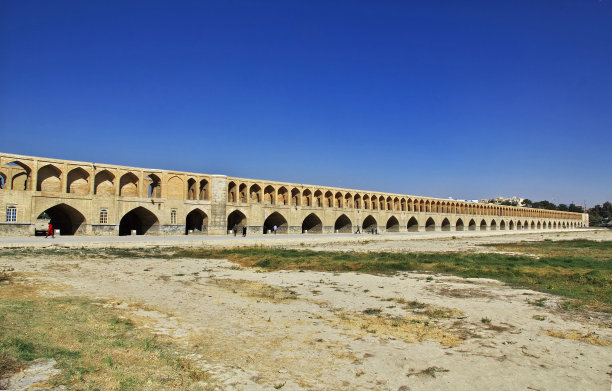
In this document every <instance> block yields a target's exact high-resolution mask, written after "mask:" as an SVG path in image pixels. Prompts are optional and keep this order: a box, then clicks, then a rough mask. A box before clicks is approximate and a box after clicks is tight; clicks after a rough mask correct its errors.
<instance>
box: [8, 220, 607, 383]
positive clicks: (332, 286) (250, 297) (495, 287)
mask: <svg viewBox="0 0 612 391" xmlns="http://www.w3.org/2000/svg"><path fill="white" fill-rule="evenodd" d="M451 234H453V235H451ZM453 236H454V237H455V238H453ZM543 238H550V239H553V240H557V239H571V238H590V239H596V240H612V232H611V231H587V230H584V231H571V232H536V233H528V234H526V233H517V234H514V235H495V234H493V233H484V232H483V233H469V234H466V233H439V234H438V233H436V234H429V235H410V234H405V235H379V236H378V237H373V236H371V235H361V236H355V235H347V236H343V237H340V238H339V237H338V236H333V235H329V236H325V237H324V236H319V237H317V236H314V235H313V236H308V237H304V236H301V237H300V236H298V237H289V236H286V237H284V238H273V239H270V238H266V237H263V236H262V237H260V238H257V237H253V238H250V239H248V240H245V241H243V242H241V244H247V245H252V244H258V242H259V244H262V243H263V244H265V245H274V246H282V247H299V248H314V249H323V250H332V249H339V250H360V251H361V250H363V251H380V250H390V251H483V248H482V247H478V245H479V244H483V243H492V242H495V243H501V242H516V241H520V240H541V239H543ZM36 239H38V242H37V243H41V241H42V240H43V239H42V238H36ZM233 240H234V239H233V238H224V239H223V240H221V239H218V240H209V241H207V242H206V243H204V244H202V243H201V242H193V243H191V245H196V244H197V245H215V246H227V245H228V244H227V243H228V242H229V243H231V242H232V241H233ZM50 242H51V241H50V240H47V242H44V241H43V242H42V243H44V244H43V245H44V246H61V247H64V246H71V245H77V244H76V243H78V245H79V246H80V245H89V246H109V245H121V246H131V245H146V246H148V245H153V244H156V242H154V241H153V242H151V241H146V242H141V243H138V244H134V243H132V244H130V243H128V242H121V243H115V242H112V243H111V244H109V242H103V241H102V242H100V241H92V242H90V243H87V240H85V239H81V240H80V241H79V242H76V241H75V242H71V243H66V242H61V241H57V242H53V243H52V244H51V243H50ZM7 243H10V247H13V246H22V247H30V246H31V245H30V244H28V243H16V240H12V241H11V240H8V241H5V242H4V244H2V243H0V246H5V248H6V246H9V244H7ZM101 243H102V244H101ZM233 243H234V244H235V243H236V242H233ZM157 244H159V243H157ZM162 244H164V245H177V243H173V242H170V243H169V244H168V243H166V242H164V243H162ZM37 245H38V244H37ZM181 245H184V243H182V244H181ZM5 260H6V262H7V263H9V265H7V266H10V267H12V268H14V269H15V272H19V273H25V274H26V275H27V276H29V277H28V279H29V280H30V281H31V282H32V283H36V284H41V286H46V287H48V288H46V290H45V291H44V294H48V295H78V296H85V297H89V298H91V299H92V300H94V301H99V302H104V303H111V304H107V305H112V306H115V307H118V308H121V309H123V310H124V311H125V314H126V316H127V317H129V318H131V319H135V320H136V321H137V324H139V325H141V327H145V328H149V329H151V330H152V331H154V332H155V333H158V334H163V335H166V336H170V337H171V338H172V339H173V340H174V341H175V342H177V343H178V344H180V345H182V346H183V347H185V348H187V349H188V350H189V351H192V352H193V354H192V355H190V357H191V358H192V359H194V360H196V361H197V362H198V363H199V364H200V365H201V366H202V368H205V369H207V370H209V371H211V372H213V373H214V378H215V380H216V381H217V382H218V384H219V389H223V390H260V389H261V390H268V389H282V390H393V391H395V390H398V391H399V390H402V391H406V390H430V389H445V390H475V389H477V390H485V389H494V390H608V389H610V379H611V374H610V373H612V347H611V346H610V344H612V328H611V326H612V320H611V319H610V318H609V317H607V316H604V315H602V314H583V315H580V316H576V315H575V314H573V313H567V312H563V311H561V310H559V309H558V303H559V301H560V298H558V297H555V296H551V295H546V294H543V293H538V292H534V291H530V290H522V289H512V288H510V287H508V286H506V285H504V284H502V283H500V282H497V281H494V280H488V279H464V278H459V277H452V276H443V275H428V274H418V273H398V274H396V275H393V276H375V275H368V274H359V273H342V274H338V273H323V272H297V271H295V272H294V271H279V272H260V271H257V270H253V269H244V268H241V267H239V266H237V265H235V264H232V263H230V262H228V261H223V260H197V259H179V260H160V259H137V260H134V259H129V260H128V259H126V260H122V259H115V260H107V259H82V260H79V259H60V258H47V259H39V258H32V257H30V258H16V259H13V260H10V261H9V260H8V259H5ZM542 298H545V299H547V300H546V301H545V306H544V307H539V306H536V305H533V304H530V303H529V302H532V303H533V302H535V301H537V300H538V299H542ZM601 345H604V346H601ZM606 345H607V346H606Z"/></svg>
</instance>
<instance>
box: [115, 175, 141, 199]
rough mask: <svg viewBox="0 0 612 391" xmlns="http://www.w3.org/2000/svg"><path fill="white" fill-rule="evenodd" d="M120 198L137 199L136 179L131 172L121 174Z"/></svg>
mask: <svg viewBox="0 0 612 391" xmlns="http://www.w3.org/2000/svg"><path fill="white" fill-rule="evenodd" d="M119 195H120V196H121V197H138V177H137V176H136V175H134V174H133V173H131V172H128V173H125V174H123V176H122V177H121V179H120V180H119Z"/></svg>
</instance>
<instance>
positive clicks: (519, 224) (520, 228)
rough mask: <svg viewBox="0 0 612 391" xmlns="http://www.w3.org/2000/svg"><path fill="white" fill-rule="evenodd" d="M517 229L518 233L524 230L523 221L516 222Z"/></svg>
mask: <svg viewBox="0 0 612 391" xmlns="http://www.w3.org/2000/svg"><path fill="white" fill-rule="evenodd" d="M516 229H517V230H518V231H520V230H522V229H523V224H521V221H520V220H519V221H517V222H516Z"/></svg>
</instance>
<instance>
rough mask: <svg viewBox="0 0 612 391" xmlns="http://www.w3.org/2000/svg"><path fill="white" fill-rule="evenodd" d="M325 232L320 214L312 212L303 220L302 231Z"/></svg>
mask: <svg viewBox="0 0 612 391" xmlns="http://www.w3.org/2000/svg"><path fill="white" fill-rule="evenodd" d="M322 232H323V223H322V222H321V219H320V218H319V216H317V215H316V214H315V213H311V214H309V215H308V216H306V218H305V219H304V221H303V222H302V233H317V234H320V233H322Z"/></svg>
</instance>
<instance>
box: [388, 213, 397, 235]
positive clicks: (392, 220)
mask: <svg viewBox="0 0 612 391" xmlns="http://www.w3.org/2000/svg"><path fill="white" fill-rule="evenodd" d="M399 228H400V225H399V221H398V220H397V218H396V217H395V216H391V217H389V220H387V226H386V231H387V232H399V230H400V229H399Z"/></svg>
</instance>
